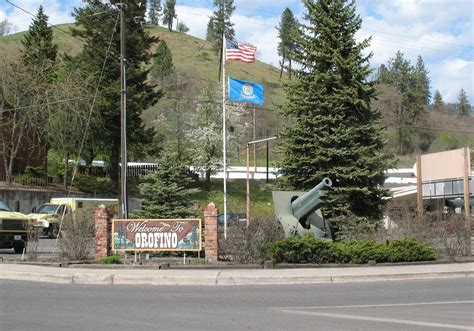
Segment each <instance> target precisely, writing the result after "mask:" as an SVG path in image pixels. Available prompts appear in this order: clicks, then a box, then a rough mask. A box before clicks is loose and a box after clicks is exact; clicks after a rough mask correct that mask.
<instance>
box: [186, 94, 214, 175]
mask: <svg viewBox="0 0 474 331" xmlns="http://www.w3.org/2000/svg"><path fill="white" fill-rule="evenodd" d="M221 117H222V113H221V109H220V107H219V104H218V102H217V96H216V95H215V93H214V92H213V91H212V89H211V88H210V87H208V88H206V89H204V90H203V91H202V93H201V94H200V95H199V101H198V105H197V108H196V112H195V113H194V117H193V129H191V130H190V131H189V132H188V134H187V136H188V138H189V141H192V142H193V144H192V147H191V149H192V151H191V153H190V156H191V164H193V165H194V166H195V167H196V168H197V169H198V170H202V171H204V172H205V173H206V182H207V184H209V183H210V180H211V174H212V173H214V172H215V171H216V170H217V169H218V168H219V166H220V165H221V163H222V122H221V121H222V118H221Z"/></svg>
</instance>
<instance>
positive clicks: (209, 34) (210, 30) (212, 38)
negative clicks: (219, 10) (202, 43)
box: [206, 18, 216, 43]
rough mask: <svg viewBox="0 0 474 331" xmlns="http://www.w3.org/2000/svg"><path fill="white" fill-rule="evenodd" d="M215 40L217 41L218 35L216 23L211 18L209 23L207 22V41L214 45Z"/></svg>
mask: <svg viewBox="0 0 474 331" xmlns="http://www.w3.org/2000/svg"><path fill="white" fill-rule="evenodd" d="M215 40H216V35H215V33H214V21H213V19H212V18H210V19H209V22H207V28H206V41H209V42H211V43H214V41H215Z"/></svg>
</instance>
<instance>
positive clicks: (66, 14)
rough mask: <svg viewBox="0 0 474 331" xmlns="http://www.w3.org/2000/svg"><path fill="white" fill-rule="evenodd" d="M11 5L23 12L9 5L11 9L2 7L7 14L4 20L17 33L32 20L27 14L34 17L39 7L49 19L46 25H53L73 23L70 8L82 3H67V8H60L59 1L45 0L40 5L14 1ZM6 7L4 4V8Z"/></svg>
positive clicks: (22, 0)
mask: <svg viewBox="0 0 474 331" xmlns="http://www.w3.org/2000/svg"><path fill="white" fill-rule="evenodd" d="M13 3H14V4H15V5H17V6H18V7H20V8H22V9H23V10H21V9H20V8H17V7H14V6H11V5H10V6H11V7H4V8H6V12H7V13H8V14H6V18H7V19H8V21H9V22H10V23H12V24H13V25H15V26H16V27H17V28H18V31H25V30H27V29H28V27H29V26H30V24H31V21H32V19H33V16H32V15H30V14H29V13H31V14H33V15H36V14H37V13H38V8H39V6H40V5H42V6H43V9H44V12H45V14H46V15H47V16H48V17H49V20H48V23H49V24H52V25H54V24H62V23H68V22H73V21H74V18H73V17H72V16H71V11H72V7H73V6H79V5H81V3H82V1H79V0H74V1H69V2H68V7H64V6H62V5H61V2H60V1H55V0H45V1H42V2H41V3H40V2H37V1H28V0H16V1H13ZM8 5H9V4H8V3H6V6H8ZM27 12H28V13H27Z"/></svg>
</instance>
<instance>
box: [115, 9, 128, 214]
mask: <svg viewBox="0 0 474 331" xmlns="http://www.w3.org/2000/svg"><path fill="white" fill-rule="evenodd" d="M122 1H123V0H122ZM117 6H120V161H121V167H120V201H121V203H122V218H123V219H127V218H128V196H127V168H128V163H127V76H126V73H127V60H126V54H125V29H126V28H125V17H124V16H125V15H124V11H125V3H124V2H121V3H118V4H117Z"/></svg>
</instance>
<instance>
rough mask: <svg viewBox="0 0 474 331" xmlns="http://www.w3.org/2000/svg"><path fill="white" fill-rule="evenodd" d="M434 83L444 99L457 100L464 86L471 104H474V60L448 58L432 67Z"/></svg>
mask: <svg viewBox="0 0 474 331" xmlns="http://www.w3.org/2000/svg"><path fill="white" fill-rule="evenodd" d="M431 77H432V85H433V87H434V89H438V90H439V91H440V92H441V95H442V96H443V99H444V100H445V101H448V102H456V100H457V95H458V93H459V90H460V89H461V88H463V89H464V90H465V91H466V94H467V96H468V98H469V101H470V103H471V104H474V61H465V60H461V59H446V60H443V61H441V62H440V63H439V64H438V65H437V66H435V67H433V68H432V69H431Z"/></svg>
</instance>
